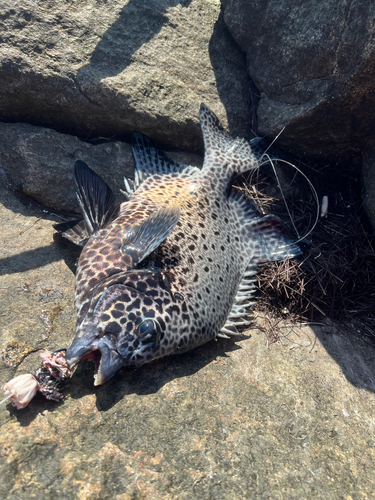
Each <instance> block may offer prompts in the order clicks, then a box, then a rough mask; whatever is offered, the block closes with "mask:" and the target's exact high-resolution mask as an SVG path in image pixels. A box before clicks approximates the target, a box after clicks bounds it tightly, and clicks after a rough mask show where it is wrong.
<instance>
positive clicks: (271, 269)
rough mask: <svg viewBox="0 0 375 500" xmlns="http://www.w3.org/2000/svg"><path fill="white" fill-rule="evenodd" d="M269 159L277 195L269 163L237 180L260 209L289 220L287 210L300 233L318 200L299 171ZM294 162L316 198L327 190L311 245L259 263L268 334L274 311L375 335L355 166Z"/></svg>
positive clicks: (374, 262) (368, 245)
mask: <svg viewBox="0 0 375 500" xmlns="http://www.w3.org/2000/svg"><path fill="white" fill-rule="evenodd" d="M275 165H276V169H277V172H278V174H279V179H280V187H281V189H282V191H283V193H284V197H283V196H281V194H280V187H279V186H278V185H277V182H276V181H275V176H274V175H273V171H272V169H271V168H270V166H269V165H267V166H266V167H265V168H261V169H260V170H259V172H257V173H256V174H255V175H253V177H252V178H251V179H249V178H248V179H246V180H245V181H244V183H243V184H242V185H241V186H240V187H239V188H240V189H244V190H245V191H246V192H247V194H248V196H249V197H250V198H252V199H253V200H254V202H255V203H256V204H257V205H258V206H259V207H260V209H261V211H262V212H264V213H273V214H275V215H277V216H278V217H279V218H280V219H282V220H284V221H285V222H286V223H287V224H288V226H289V227H290V226H291V224H290V217H292V219H293V221H294V225H295V226H296V234H294V236H295V237H297V238H300V237H301V236H303V235H304V234H305V233H307V232H308V231H309V230H310V229H311V225H312V222H313V220H314V218H315V217H316V213H317V210H320V207H317V203H316V200H315V199H314V196H313V195H312V192H311V189H310V186H309V185H308V183H307V182H306V180H305V179H304V178H303V177H301V175H300V174H298V173H296V172H293V169H292V168H290V167H288V168H286V166H285V165H284V164H281V163H276V164H275ZM298 167H299V168H300V169H302V170H303V171H304V172H305V174H306V175H307V176H308V177H309V179H310V180H311V181H312V182H313V183H314V185H315V187H316V189H317V192H318V197H319V201H320V202H321V200H322V198H323V196H325V197H327V198H326V199H328V211H327V214H326V215H325V216H324V217H320V218H319V220H318V222H317V224H316V226H315V227H314V229H313V231H312V233H311V235H310V236H309V240H310V243H311V247H310V249H309V250H308V251H307V252H306V254H305V255H304V256H303V257H302V258H300V259H298V260H297V259H293V260H287V261H283V262H274V263H265V264H262V265H261V266H260V268H259V272H258V274H257V279H258V290H259V293H258V301H257V305H256V312H258V313H260V314H262V315H263V316H264V315H266V316H267V318H269V320H268V327H267V337H268V339H269V340H270V341H271V342H272V341H276V340H278V339H279V337H280V331H278V329H277V325H278V323H279V321H278V320H279V319H281V318H282V319H286V320H288V321H291V322H306V321H307V322H315V321H321V320H322V318H326V319H329V320H333V321H334V322H335V323H336V324H337V325H339V326H341V327H345V326H348V325H354V324H355V325H357V328H358V325H359V327H360V329H361V330H362V331H363V334H364V335H367V336H371V337H373V338H374V339H375V251H374V249H375V242H374V237H373V236H372V235H371V234H370V232H369V231H368V227H367V222H366V220H365V218H364V215H363V213H362V207H361V199H360V196H359V185H358V181H357V177H356V174H355V172H352V171H348V172H346V173H345V172H344V173H341V174H339V173H338V170H337V169H336V170H335V169H334V168H332V169H327V168H320V169H319V168H317V167H315V168H312V167H311V166H308V165H303V164H299V165H298ZM331 172H332V173H331ZM284 198H285V200H284ZM284 201H286V203H287V206H288V209H287V208H286V207H285V203H284Z"/></svg>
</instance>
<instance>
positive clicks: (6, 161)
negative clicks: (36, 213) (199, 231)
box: [0, 123, 201, 212]
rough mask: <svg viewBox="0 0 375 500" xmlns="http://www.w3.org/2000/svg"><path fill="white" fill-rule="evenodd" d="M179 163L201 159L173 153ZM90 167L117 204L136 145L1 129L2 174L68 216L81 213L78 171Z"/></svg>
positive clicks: (17, 127) (21, 127)
mask: <svg viewBox="0 0 375 500" xmlns="http://www.w3.org/2000/svg"><path fill="white" fill-rule="evenodd" d="M170 155H171V156H172V157H173V158H174V159H175V160H177V161H179V162H182V163H187V164H190V165H194V166H199V165H200V164H201V158H200V157H199V156H197V155H194V154H187V153H181V152H180V153H179V152H172V153H170ZM76 160H83V161H85V162H86V163H87V164H88V165H89V166H90V167H91V168H92V169H93V170H95V172H96V173H97V174H99V175H100V176H101V177H102V178H103V179H104V180H105V181H106V182H107V183H108V184H109V185H110V186H111V188H112V189H113V191H114V192H115V194H116V196H117V198H118V199H119V200H122V201H124V200H125V198H124V197H123V195H122V194H121V193H120V189H122V188H123V187H124V183H123V177H124V175H126V176H128V177H133V173H134V160H133V155H132V152H131V146H130V144H127V143H123V142H119V141H117V142H108V143H106V144H98V145H93V144H89V143H87V142H84V141H81V140H79V139H77V138H76V137H73V136H71V135H67V134H60V133H58V132H55V131H54V130H51V129H47V128H43V127H35V126H32V125H28V124H25V123H15V124H12V123H0V169H2V170H3V171H5V172H6V174H7V175H8V177H9V179H10V182H11V184H12V186H13V188H14V189H16V190H19V191H21V192H22V193H24V194H26V195H27V196H29V197H31V198H34V199H35V200H37V201H38V202H40V203H43V204H44V205H46V206H48V207H50V208H54V209H58V210H64V211H68V212H72V211H78V212H79V207H78V202H77V200H76V195H75V188H74V181H73V165H74V162H75V161H76Z"/></svg>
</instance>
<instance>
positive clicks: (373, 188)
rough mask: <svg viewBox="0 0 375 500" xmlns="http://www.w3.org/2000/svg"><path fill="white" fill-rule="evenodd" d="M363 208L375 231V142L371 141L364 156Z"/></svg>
mask: <svg viewBox="0 0 375 500" xmlns="http://www.w3.org/2000/svg"><path fill="white" fill-rule="evenodd" d="M361 180H362V199H363V208H364V209H365V211H366V214H367V217H368V219H369V221H370V223H371V226H372V229H373V231H375V141H370V142H369V143H368V144H367V146H366V148H365V149H364V151H363V155H362V179H361Z"/></svg>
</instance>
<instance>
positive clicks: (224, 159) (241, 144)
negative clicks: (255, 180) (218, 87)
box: [199, 104, 258, 179]
mask: <svg viewBox="0 0 375 500" xmlns="http://www.w3.org/2000/svg"><path fill="white" fill-rule="evenodd" d="M199 118H200V124H201V129H202V134H203V141H204V148H205V154H204V164H203V169H202V172H204V173H207V172H209V171H210V170H215V173H216V172H217V171H218V168H219V167H221V168H223V166H225V171H223V173H222V177H225V178H228V179H230V178H231V176H232V174H233V173H234V172H239V173H240V172H241V173H242V172H246V171H248V170H253V169H255V168H258V161H257V158H256V156H255V155H254V154H253V153H252V150H251V147H250V145H249V143H248V141H246V139H240V138H235V139H233V137H231V136H230V135H229V134H228V133H227V132H226V131H225V130H224V129H223V126H222V125H221V123H220V122H219V120H218V118H217V116H216V115H215V114H214V113H213V112H212V111H211V110H210V109H208V108H207V106H205V105H204V104H201V106H200V110H199Z"/></svg>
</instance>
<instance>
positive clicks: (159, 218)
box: [122, 206, 181, 265]
mask: <svg viewBox="0 0 375 500" xmlns="http://www.w3.org/2000/svg"><path fill="white" fill-rule="evenodd" d="M180 213H181V209H180V207H179V206H172V207H167V208H161V209H160V210H157V211H156V212H154V213H152V214H151V215H150V216H149V217H148V218H147V219H146V220H145V221H143V222H142V223H141V224H140V225H139V226H137V227H136V228H132V229H131V230H130V231H129V232H128V233H127V234H126V235H125V241H124V245H123V247H122V252H123V253H128V254H130V255H131V256H132V259H133V265H137V264H138V263H139V262H141V261H142V260H143V259H144V258H145V257H147V255H149V254H150V253H151V252H153V251H154V250H155V249H156V248H157V247H158V246H159V245H160V243H162V242H163V241H164V240H165V239H166V238H167V236H169V234H170V233H171V232H172V231H173V229H174V227H175V226H176V224H177V222H178V220H179V218H180Z"/></svg>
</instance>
